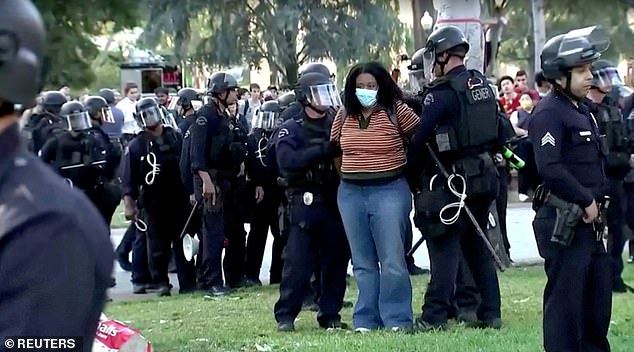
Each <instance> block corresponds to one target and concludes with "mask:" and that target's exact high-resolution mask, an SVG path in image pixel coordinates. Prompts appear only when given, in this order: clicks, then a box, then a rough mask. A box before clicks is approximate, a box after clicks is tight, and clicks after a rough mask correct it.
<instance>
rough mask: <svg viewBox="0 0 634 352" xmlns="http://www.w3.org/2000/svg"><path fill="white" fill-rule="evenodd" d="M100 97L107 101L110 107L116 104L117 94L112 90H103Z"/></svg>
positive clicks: (100, 91)
mask: <svg viewBox="0 0 634 352" xmlns="http://www.w3.org/2000/svg"><path fill="white" fill-rule="evenodd" d="M99 96H100V97H102V98H104V99H106V103H108V105H114V102H115V94H114V91H113V90H112V89H109V88H102V89H100V90H99Z"/></svg>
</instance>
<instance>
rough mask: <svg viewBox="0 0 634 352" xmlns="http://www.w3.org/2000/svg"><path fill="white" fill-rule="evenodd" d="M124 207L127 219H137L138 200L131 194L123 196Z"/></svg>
mask: <svg viewBox="0 0 634 352" xmlns="http://www.w3.org/2000/svg"><path fill="white" fill-rule="evenodd" d="M123 207H124V210H123V212H124V214H125V218H126V219H127V220H136V215H137V213H138V209H137V207H136V200H134V199H133V198H132V197H130V196H129V195H125V196H124V197H123Z"/></svg>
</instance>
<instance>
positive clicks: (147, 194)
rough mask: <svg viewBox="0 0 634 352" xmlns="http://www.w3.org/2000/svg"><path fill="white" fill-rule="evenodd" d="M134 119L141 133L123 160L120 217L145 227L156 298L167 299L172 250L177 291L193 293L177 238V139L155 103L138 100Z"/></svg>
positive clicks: (183, 213) (183, 201) (180, 191)
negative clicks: (122, 212)
mask: <svg viewBox="0 0 634 352" xmlns="http://www.w3.org/2000/svg"><path fill="white" fill-rule="evenodd" d="M134 117H135V120H136V122H137V124H138V125H139V127H141V128H143V131H142V132H141V133H139V134H138V135H137V136H136V137H134V139H133V140H132V141H131V142H130V145H129V146H128V149H127V150H126V153H125V156H124V160H123V175H122V181H123V182H122V185H123V196H124V198H123V200H124V204H125V215H126V218H128V219H130V220H135V221H142V222H144V223H145V225H146V228H145V230H146V232H147V240H148V245H149V246H148V247H149V262H150V266H149V269H150V273H151V275H152V280H153V282H154V283H155V284H156V285H157V286H158V295H159V296H169V295H170V294H171V287H170V284H169V278H168V264H169V260H170V254H171V247H172V246H173V247H174V249H175V250H174V255H175V262H176V271H177V276H178V283H179V288H180V290H179V292H180V293H186V292H191V291H193V290H194V289H195V277H194V268H193V266H192V265H191V263H188V262H187V261H185V258H184V256H183V250H182V241H181V240H180V238H179V235H180V233H181V230H182V229H183V226H184V225H185V222H186V220H187V215H188V214H187V208H188V204H189V200H188V194H187V191H186V190H185V186H184V185H183V183H182V182H181V180H180V170H179V168H178V158H179V157H180V155H181V147H182V136H181V135H180V133H179V132H177V131H176V130H174V129H173V128H172V127H170V126H166V125H163V124H164V123H165V115H164V114H163V109H161V107H159V105H158V103H157V102H156V100H155V99H154V98H143V99H141V100H140V101H139V102H138V103H137V104H136V113H135V115H134ZM141 226H143V225H141ZM140 230H141V229H140Z"/></svg>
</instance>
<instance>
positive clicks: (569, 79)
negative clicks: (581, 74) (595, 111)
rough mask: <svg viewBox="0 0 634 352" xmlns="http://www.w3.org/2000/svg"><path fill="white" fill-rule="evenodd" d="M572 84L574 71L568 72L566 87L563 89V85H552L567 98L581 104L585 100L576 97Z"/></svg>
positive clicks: (554, 83)
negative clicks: (571, 87)
mask: <svg viewBox="0 0 634 352" xmlns="http://www.w3.org/2000/svg"><path fill="white" fill-rule="evenodd" d="M571 83H572V71H568V72H566V87H565V88H564V87H562V86H561V84H559V83H557V82H554V81H553V82H552V84H553V85H554V86H555V87H556V88H558V89H559V90H560V91H561V92H562V93H564V95H565V96H567V97H568V98H570V99H572V100H574V101H576V102H581V101H582V100H583V98H584V97H578V96H576V95H575V94H574V93H573V92H572V90H571V89H570V84H571Z"/></svg>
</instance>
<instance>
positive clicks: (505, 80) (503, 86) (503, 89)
mask: <svg viewBox="0 0 634 352" xmlns="http://www.w3.org/2000/svg"><path fill="white" fill-rule="evenodd" d="M498 89H499V90H500V93H502V96H501V97H500V104H501V105H502V107H503V108H504V112H505V113H506V116H507V117H510V116H511V114H512V113H513V112H514V111H516V110H517V109H518V108H519V106H520V95H519V94H517V93H516V92H515V82H514V81H513V77H511V76H502V77H501V78H500V80H499V81H498Z"/></svg>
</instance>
